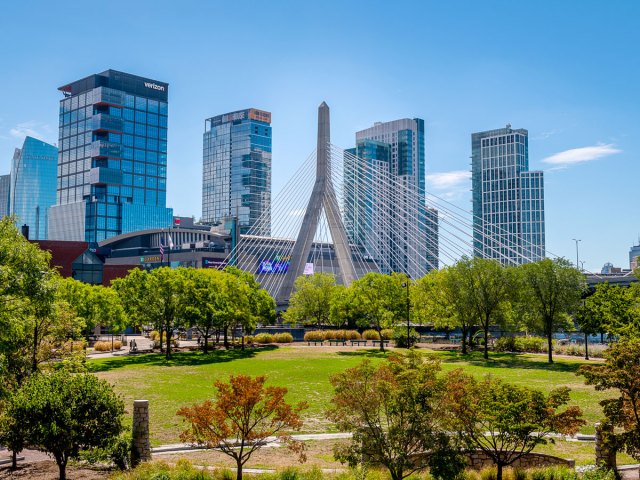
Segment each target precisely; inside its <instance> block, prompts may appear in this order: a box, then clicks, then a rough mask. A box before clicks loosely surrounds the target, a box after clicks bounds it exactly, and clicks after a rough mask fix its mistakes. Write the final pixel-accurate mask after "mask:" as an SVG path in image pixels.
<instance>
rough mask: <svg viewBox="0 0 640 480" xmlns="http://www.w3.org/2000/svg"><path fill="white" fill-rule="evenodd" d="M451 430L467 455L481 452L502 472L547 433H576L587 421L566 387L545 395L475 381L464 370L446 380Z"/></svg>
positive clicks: (487, 380) (498, 382)
mask: <svg viewBox="0 0 640 480" xmlns="http://www.w3.org/2000/svg"><path fill="white" fill-rule="evenodd" d="M446 399H447V406H448V409H449V411H450V413H451V415H450V416H449V417H448V418H449V421H450V426H449V428H450V429H451V431H453V432H456V434H457V435H458V436H459V438H460V440H461V441H462V442H463V443H464V444H465V445H466V446H467V447H468V448H469V449H471V450H475V449H480V450H482V451H483V452H484V453H485V454H486V455H487V456H489V457H490V458H491V459H492V460H493V462H494V463H495V465H496V467H497V469H498V474H497V480H502V470H503V468H504V467H506V466H509V465H511V464H512V463H513V462H515V461H516V460H518V459H519V458H521V457H522V456H524V455H526V454H528V453H529V452H531V451H532V450H533V449H534V448H535V447H536V446H537V445H539V444H544V443H546V442H547V440H546V439H547V437H548V436H549V435H550V434H551V433H563V434H574V433H576V432H577V431H578V429H579V428H580V426H581V425H583V424H584V423H585V422H584V421H583V420H582V419H580V416H581V415H582V412H581V411H580V408H579V407H576V406H570V407H567V408H562V409H561V407H564V406H565V405H566V404H567V403H568V402H569V389H568V388H566V387H563V388H559V389H555V390H553V391H551V392H550V393H549V395H545V394H544V393H542V392H540V391H537V390H532V389H529V388H526V387H519V386H515V385H511V384H508V383H504V382H502V381H501V380H500V379H496V378H492V377H486V378H485V379H484V380H476V379H475V378H474V377H472V376H471V375H467V374H465V373H463V372H462V370H456V371H454V372H452V373H451V374H450V375H449V384H448V392H447V395H446Z"/></svg>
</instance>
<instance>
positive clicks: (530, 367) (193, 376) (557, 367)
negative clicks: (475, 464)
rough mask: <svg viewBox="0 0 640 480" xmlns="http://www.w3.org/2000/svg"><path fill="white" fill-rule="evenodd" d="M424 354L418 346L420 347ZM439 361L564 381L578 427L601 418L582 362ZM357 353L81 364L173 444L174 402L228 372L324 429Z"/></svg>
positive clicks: (202, 393) (196, 396)
mask: <svg viewBox="0 0 640 480" xmlns="http://www.w3.org/2000/svg"><path fill="white" fill-rule="evenodd" d="M424 351H425V352H426V350H424ZM433 353H434V354H435V355H437V356H438V357H440V358H441V360H442V367H443V370H445V371H448V370H452V369H454V368H464V369H465V370H466V371H467V372H469V373H472V374H473V375H487V374H491V375H495V376H497V377H500V378H504V379H505V380H506V381H509V382H513V383H517V384H521V385H527V386H529V387H534V388H539V389H541V390H544V391H548V390H550V389H551V388H553V387H556V386H563V385H566V386H569V387H570V388H571V389H572V399H573V400H574V401H575V402H576V403H577V404H578V405H580V406H581V407H582V409H583V410H584V412H585V419H586V420H587V421H588V422H589V425H587V426H586V427H585V428H584V429H583V431H584V432H593V423H594V422H596V421H598V419H599V418H600V417H601V413H600V406H599V405H598V402H599V401H600V400H601V399H603V398H605V397H607V396H608V395H607V394H606V393H602V392H596V391H595V390H594V389H593V388H592V387H587V386H585V385H584V384H583V380H582V378H581V377H577V376H576V375H575V371H576V370H577V369H578V367H579V366H580V365H582V364H583V363H584V361H581V360H578V359H564V358H563V359H557V360H556V362H555V363H554V364H553V365H549V364H547V363H546V362H545V357H544V356H540V355H514V354H491V358H490V359H489V360H488V361H485V360H483V359H482V357H481V354H480V353H473V354H472V355H469V356H463V355H461V354H459V353H455V352H433ZM364 358H370V359H371V360H372V361H374V362H378V361H381V359H382V358H384V356H383V355H382V354H380V353H379V352H378V351H377V350H352V351H334V350H329V349H326V348H322V347H311V348H296V347H281V348H265V349H260V350H246V351H240V350H232V351H221V350H219V351H214V352H211V353H209V354H208V355H206V356H205V355H203V354H202V353H200V352H185V353H177V354H175V356H174V359H173V360H171V361H169V362H167V361H165V360H164V357H163V356H161V355H158V354H149V355H140V356H135V357H113V358H103V359H96V360H91V361H89V362H88V366H89V368H90V370H91V371H93V372H95V373H96V374H97V375H98V376H99V377H101V378H104V379H107V380H108V381H109V382H111V383H112V384H113V385H114V387H115V389H116V391H117V392H118V393H119V394H120V395H122V397H123V399H124V400H125V403H126V405H127V408H128V410H130V409H131V405H132V402H133V400H134V399H145V400H149V401H150V415H151V437H152V443H153V444H154V445H159V444H166V443H177V442H179V438H178V437H179V433H180V431H181V429H182V425H181V420H180V419H179V418H178V417H176V416H175V412H176V411H177V410H178V408H179V407H180V406H182V405H188V404H192V403H196V402H201V401H203V400H205V399H206V398H210V397H211V395H212V392H213V389H212V386H211V385H212V382H213V380H215V379H217V378H222V379H225V378H226V377H228V376H229V374H232V373H244V374H248V375H267V376H268V379H269V380H268V382H269V383H273V384H276V385H282V386H286V387H287V388H289V395H288V399H289V400H290V401H291V402H298V401H301V400H305V401H306V402H307V403H308V404H309V410H307V411H306V413H305V426H304V431H305V432H308V433H316V432H326V431H331V425H330V424H329V423H328V422H327V421H326V420H325V419H324V414H323V412H324V410H325V409H326V407H327V405H328V401H329V398H330V397H331V386H330V384H329V380H328V378H329V375H331V374H332V373H335V372H338V371H341V370H344V369H345V368H348V367H352V366H354V365H357V364H358V363H359V362H361V361H362V360H363V359H364Z"/></svg>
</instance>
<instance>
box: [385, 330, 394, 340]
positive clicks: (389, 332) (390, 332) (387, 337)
mask: <svg viewBox="0 0 640 480" xmlns="http://www.w3.org/2000/svg"><path fill="white" fill-rule="evenodd" d="M382 338H384V339H385V340H391V339H392V338H393V329H392V328H385V329H383V330H382Z"/></svg>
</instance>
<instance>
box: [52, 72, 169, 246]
mask: <svg viewBox="0 0 640 480" xmlns="http://www.w3.org/2000/svg"><path fill="white" fill-rule="evenodd" d="M59 90H60V91H61V92H62V93H63V94H64V96H65V98H64V99H62V100H61V101H60V130H59V149H60V151H59V154H58V185H57V202H56V206H54V207H52V208H51V209H50V217H49V238H50V239H53V240H84V241H88V242H99V241H101V240H104V239H106V238H109V237H113V236H115V235H119V234H122V233H127V232H132V231H136V230H144V229H148V228H162V227H169V226H171V224H172V220H173V210H172V209H170V208H166V194H167V125H168V105H167V99H168V93H169V92H168V91H169V85H168V84H167V83H164V82H160V81H158V80H151V79H149V78H143V77H138V76H136V75H130V74H128V73H122V72H118V71H115V70H107V71H105V72H102V73H99V74H96V75H90V76H89V77H86V78H83V79H81V80H78V81H75V82H72V83H69V84H68V85H64V86H63V87H60V88H59Z"/></svg>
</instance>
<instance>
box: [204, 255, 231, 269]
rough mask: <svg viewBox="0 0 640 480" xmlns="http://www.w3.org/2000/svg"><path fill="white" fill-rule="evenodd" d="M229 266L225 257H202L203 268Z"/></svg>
mask: <svg viewBox="0 0 640 480" xmlns="http://www.w3.org/2000/svg"><path fill="white" fill-rule="evenodd" d="M226 266H227V261H226V260H225V259H224V258H209V257H203V258H202V268H217V269H218V270H222V269H223V268H225V267H226Z"/></svg>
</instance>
